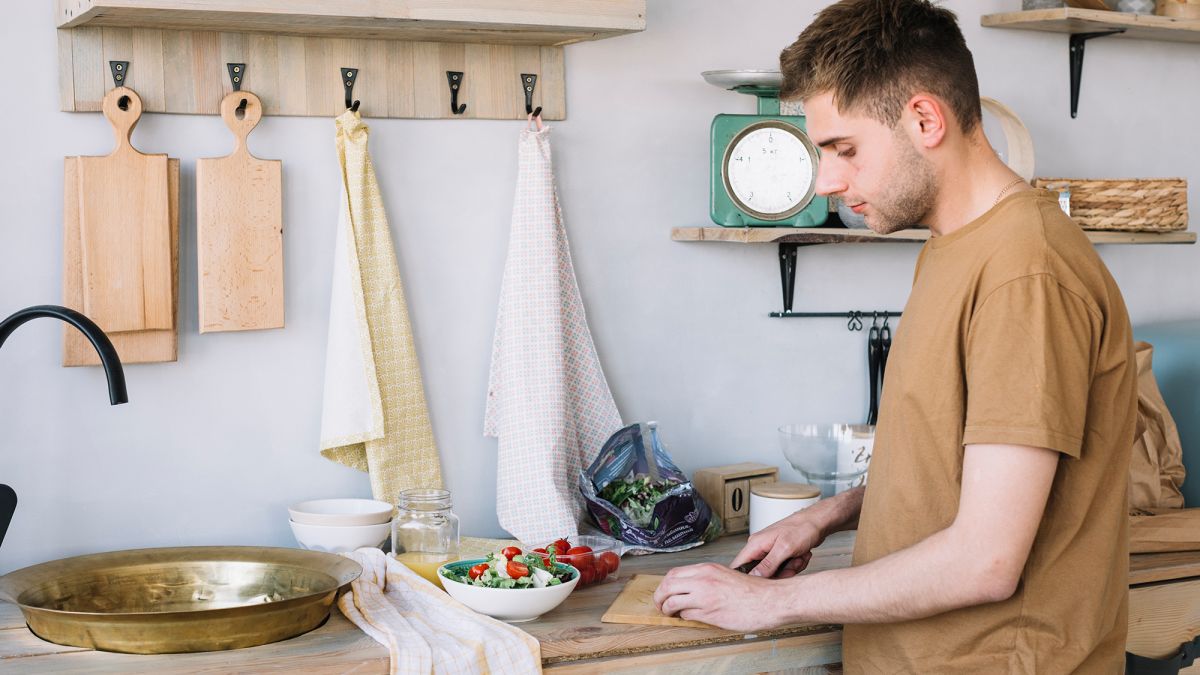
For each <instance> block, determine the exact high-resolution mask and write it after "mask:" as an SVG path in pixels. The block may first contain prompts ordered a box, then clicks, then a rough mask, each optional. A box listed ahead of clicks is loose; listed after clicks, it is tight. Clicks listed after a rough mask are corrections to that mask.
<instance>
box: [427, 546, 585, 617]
mask: <svg viewBox="0 0 1200 675" xmlns="http://www.w3.org/2000/svg"><path fill="white" fill-rule="evenodd" d="M481 562H487V561H486V560H484V559H483V558H476V559H474V560H459V561H457V562H452V563H446V564H445V565H442V566H441V567H439V568H438V579H439V580H441V582H442V587H443V588H445V589H446V592H447V593H449V594H450V597H452V598H454V599H455V600H457V601H459V602H461V603H462V604H464V605H466V606H467V607H470V608H471V609H473V610H475V611H476V612H479V613H480V614H486V615H488V616H490V617H492V618H495V619H500V620H501V621H507V622H509V623H523V622H525V621H533V620H534V619H536V618H538V617H539V616H541V615H543V614H545V613H546V612H549V611H550V610H552V609H554V608H555V607H558V606H559V605H560V604H562V601H563V600H566V599H567V596H568V595H570V594H571V591H573V590H575V585H576V584H578V583H579V570H577V569H575V568H574V567H571V566H570V565H565V564H563V563H558V569H560V570H562V569H568V570H571V580H570V581H564V582H562V583H561V584H556V585H554V586H546V587H544V588H487V587H486V586H472V585H471V584H464V583H462V582H460V581H454V580H452V579H447V578H446V575H445V574H444V572H445V571H446V569H447V568H450V569H453V570H454V571H455V573H458V574H465V573H466V572H467V571H468V570H470V569H471V568H472V567H473V566H475V565H478V564H479V563H481Z"/></svg>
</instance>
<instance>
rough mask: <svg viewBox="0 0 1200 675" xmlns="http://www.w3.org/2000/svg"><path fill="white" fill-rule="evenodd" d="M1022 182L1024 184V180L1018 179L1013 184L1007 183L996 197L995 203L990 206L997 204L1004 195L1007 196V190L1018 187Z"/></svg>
mask: <svg viewBox="0 0 1200 675" xmlns="http://www.w3.org/2000/svg"><path fill="white" fill-rule="evenodd" d="M1024 182H1025V179H1024V178H1018V179H1016V180H1014V181H1013V182H1011V183H1009V184H1008V185H1005V186H1004V189H1003V190H1001V191H1000V194H998V195H996V201H994V202H992V206H995V205H997V204H999V203H1000V200H1001V199H1003V198H1004V195H1006V194H1008V191H1009V190H1011V189H1013V188H1015V187H1017V186H1018V185H1020V184H1021V183H1024Z"/></svg>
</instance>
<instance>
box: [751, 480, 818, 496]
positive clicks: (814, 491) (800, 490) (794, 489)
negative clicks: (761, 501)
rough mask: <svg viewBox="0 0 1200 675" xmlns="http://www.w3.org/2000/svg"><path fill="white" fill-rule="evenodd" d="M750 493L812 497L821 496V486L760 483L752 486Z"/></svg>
mask: <svg viewBox="0 0 1200 675" xmlns="http://www.w3.org/2000/svg"><path fill="white" fill-rule="evenodd" d="M750 494H754V495H758V496H759V497H769V498H771V499H812V498H813V497H820V496H821V488H819V487H817V486H816V485H807V484H805V483H759V484H758V485H752V486H751V487H750Z"/></svg>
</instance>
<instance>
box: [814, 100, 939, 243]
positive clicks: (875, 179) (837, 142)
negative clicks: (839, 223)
mask: <svg viewBox="0 0 1200 675" xmlns="http://www.w3.org/2000/svg"><path fill="white" fill-rule="evenodd" d="M804 114H805V116H806V117H807V120H806V121H807V124H808V135H809V137H810V138H812V140H813V142H814V143H816V144H817V146H818V147H820V148H821V161H820V165H819V167H818V169H817V184H816V191H817V194H821V195H831V196H836V197H838V198H839V199H841V200H842V201H843V202H844V203H845V204H846V206H848V207H850V208H852V209H853V210H854V212H855V213H859V214H862V215H863V217H864V218H865V219H866V222H867V226H868V227H870V228H871V229H872V230H874V231H875V232H878V233H880V234H888V233H890V232H895V231H896V230H903V229H905V228H909V227H912V226H914V225H917V224H920V223H921V221H922V219H924V218H925V216H926V215H927V214H928V213H929V210H930V209H931V208H932V207H933V203H934V199H935V197H936V196H937V191H938V184H937V176H936V173H935V172H934V168H933V164H932V163H931V162H930V161H929V159H928V158H926V157H925V156H923V155H921V153H920V152H918V151H917V149H916V148H915V147H914V146H913V143H912V140H911V139H910V138H909V137H908V136H907V134H905V133H904V126H903V124H897V125H896V127H895V128H892V127H888V126H886V125H884V124H881V123H880V122H878V121H876V120H874V119H871V118H870V117H866V116H860V115H845V114H842V113H841V112H840V111H839V110H838V109H837V107H836V106H835V105H834V104H833V95H832V94H830V93H823V94H819V95H817V96H813V97H811V98H808V99H805V101H804Z"/></svg>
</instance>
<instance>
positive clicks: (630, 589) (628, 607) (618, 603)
mask: <svg viewBox="0 0 1200 675" xmlns="http://www.w3.org/2000/svg"><path fill="white" fill-rule="evenodd" d="M664 578H665V577H662V576H660V575H657V574H637V575H634V577H633V578H632V579H630V580H629V582H628V583H626V584H625V588H623V589H621V594H620V595H618V596H617V599H616V600H614V601H613V604H612V605H611V606H610V607H609V608H608V611H607V612H605V613H604V616H602V617H600V621H602V622H604V623H633V624H640V625H645V626H687V627H690V628H712V629H713V630H719V629H717V628H715V627H714V626H710V625H708V624H706V623H704V622H702V621H689V620H687V619H680V618H679V617H676V616H667V615H665V614H663V613H662V612H660V611H658V606H657V605H655V604H654V591H656V590H658V585H659V583H661V582H662V580H663V579H664Z"/></svg>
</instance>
